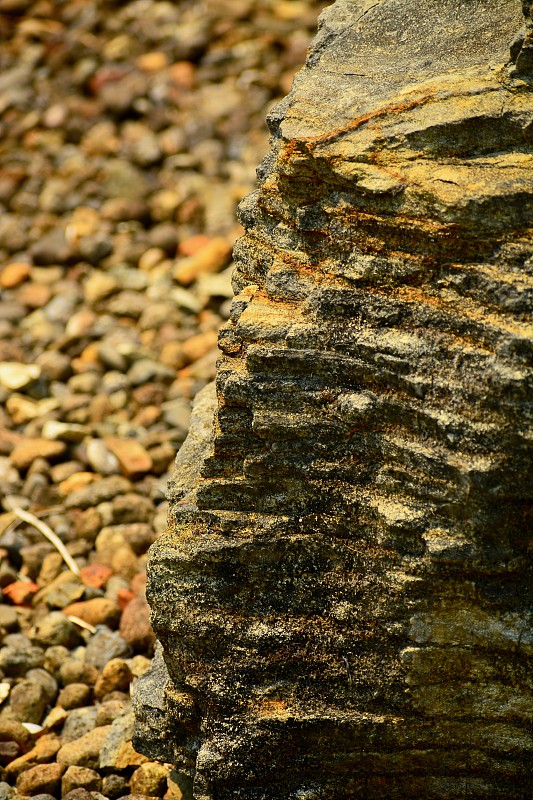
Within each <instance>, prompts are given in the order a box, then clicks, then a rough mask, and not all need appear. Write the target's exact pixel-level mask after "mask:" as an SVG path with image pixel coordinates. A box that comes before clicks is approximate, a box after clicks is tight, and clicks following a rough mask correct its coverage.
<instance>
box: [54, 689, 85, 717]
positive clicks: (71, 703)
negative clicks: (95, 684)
mask: <svg viewBox="0 0 533 800" xmlns="http://www.w3.org/2000/svg"><path fill="white" fill-rule="evenodd" d="M91 695H92V689H91V687H90V686H86V685H85V684H84V683H69V684H68V685H67V686H65V687H64V688H63V689H61V691H60V692H59V696H58V698H57V704H58V705H59V706H61V707H62V708H65V709H67V711H69V710H70V709H71V708H82V706H87V705H89V703H90V702H91Z"/></svg>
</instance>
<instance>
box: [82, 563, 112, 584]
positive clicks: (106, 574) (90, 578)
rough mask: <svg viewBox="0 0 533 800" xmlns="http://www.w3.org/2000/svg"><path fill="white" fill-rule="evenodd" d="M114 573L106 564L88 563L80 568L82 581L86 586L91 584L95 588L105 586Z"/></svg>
mask: <svg viewBox="0 0 533 800" xmlns="http://www.w3.org/2000/svg"><path fill="white" fill-rule="evenodd" d="M112 574H113V570H112V569H111V568H110V567H106V566H105V564H88V565H87V566H86V567H82V568H81V569H80V578H81V580H82V582H83V583H84V584H85V586H91V587H92V588H93V589H101V588H102V587H103V586H105V585H106V583H107V582H108V580H109V578H110V577H111V575H112Z"/></svg>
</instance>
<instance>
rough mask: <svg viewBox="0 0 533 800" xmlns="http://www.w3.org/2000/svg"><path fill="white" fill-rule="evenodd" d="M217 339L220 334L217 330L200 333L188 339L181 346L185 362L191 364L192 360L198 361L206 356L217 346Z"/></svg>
mask: <svg viewBox="0 0 533 800" xmlns="http://www.w3.org/2000/svg"><path fill="white" fill-rule="evenodd" d="M217 341H218V334H217V332H216V331H206V332H205V333H198V334H196V336H191V337H189V339H186V340H185V341H184V342H183V343H182V346H181V349H182V353H183V356H184V358H185V363H187V364H189V363H191V361H197V360H198V359H199V358H202V356H205V354H206V353H208V352H209V351H210V350H212V349H213V347H216V344H217Z"/></svg>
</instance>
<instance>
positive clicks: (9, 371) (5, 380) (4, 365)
mask: <svg viewBox="0 0 533 800" xmlns="http://www.w3.org/2000/svg"><path fill="white" fill-rule="evenodd" d="M40 376H41V368H40V367H39V366H38V365H37V364H19V363H18V362H16V361H0V386H2V387H3V388H4V389H9V390H11V391H15V392H16V391H18V389H24V388H25V387H26V386H28V384H30V383H33V382H34V381H36V380H38V379H39V377H40Z"/></svg>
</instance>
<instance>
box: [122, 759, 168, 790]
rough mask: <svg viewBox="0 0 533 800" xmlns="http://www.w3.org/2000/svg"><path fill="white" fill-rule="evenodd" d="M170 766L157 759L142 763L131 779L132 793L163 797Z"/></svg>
mask: <svg viewBox="0 0 533 800" xmlns="http://www.w3.org/2000/svg"><path fill="white" fill-rule="evenodd" d="M168 775H169V770H168V767H165V766H163V764H158V763H156V762H155V761H148V762H146V764H141V766H140V767H138V769H136V770H135V772H134V773H133V775H132V776H131V780H130V787H131V791H132V794H145V795H149V796H150V797H163V795H164V794H165V792H166V790H167V779H168Z"/></svg>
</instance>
